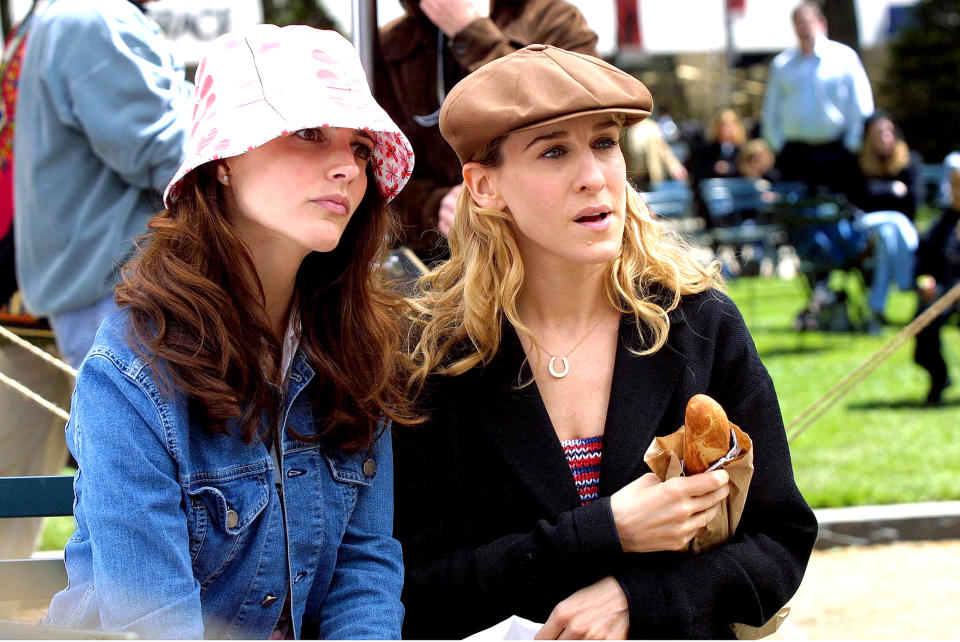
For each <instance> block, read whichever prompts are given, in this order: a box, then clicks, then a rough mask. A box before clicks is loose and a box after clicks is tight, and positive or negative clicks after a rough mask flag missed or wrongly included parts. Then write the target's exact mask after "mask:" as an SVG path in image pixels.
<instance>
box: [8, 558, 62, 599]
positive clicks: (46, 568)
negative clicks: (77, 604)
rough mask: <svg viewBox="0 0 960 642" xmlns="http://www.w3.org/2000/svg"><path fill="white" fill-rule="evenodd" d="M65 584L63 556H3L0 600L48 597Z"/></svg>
mask: <svg viewBox="0 0 960 642" xmlns="http://www.w3.org/2000/svg"><path fill="white" fill-rule="evenodd" d="M66 586H67V569H66V567H65V566H64V565H63V560H62V559H29V560H0V602H6V601H8V600H48V601H49V600H50V599H51V598H52V597H53V596H54V595H55V594H56V593H57V592H58V591H60V590H62V589H63V588H65V587H66Z"/></svg>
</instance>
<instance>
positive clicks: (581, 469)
mask: <svg viewBox="0 0 960 642" xmlns="http://www.w3.org/2000/svg"><path fill="white" fill-rule="evenodd" d="M560 445H561V446H563V454H564V455H565V456H566V457H567V464H569V465H570V472H571V473H573V483H574V484H575V485H576V487H577V492H578V493H579V494H580V505H581V506H586V505H587V504H589V503H590V502H592V501H594V500H597V499H599V498H600V459H601V457H602V456H603V435H601V436H599V437H588V438H587V439H568V440H567V441H561V442H560Z"/></svg>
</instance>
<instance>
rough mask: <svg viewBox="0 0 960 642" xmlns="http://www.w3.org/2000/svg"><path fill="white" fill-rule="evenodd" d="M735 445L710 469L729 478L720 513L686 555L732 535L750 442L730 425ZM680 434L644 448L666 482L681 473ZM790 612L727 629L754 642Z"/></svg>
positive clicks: (749, 467)
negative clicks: (720, 472)
mask: <svg viewBox="0 0 960 642" xmlns="http://www.w3.org/2000/svg"><path fill="white" fill-rule="evenodd" d="M730 427H731V428H733V435H734V439H735V440H736V444H735V445H734V447H733V448H731V449H730V452H729V453H727V456H726V457H724V458H722V459H721V460H720V463H719V465H716V464H715V465H714V466H712V467H711V470H716V469H718V468H723V469H724V470H725V471H727V474H728V475H730V494H729V495H727V498H726V500H725V501H724V503H723V505H722V506H721V507H720V512H719V513H718V514H717V516H716V517H714V518H713V519H712V520H710V523H709V524H707V525H706V526H705V527H703V528H702V529H700V530H699V531H698V532H697V534H696V535H694V537H693V539H692V540H691V541H690V548H689V552H690V553H700V552H703V551H708V550H710V549H711V548H714V547H715V546H718V545H720V544H722V543H724V542H725V541H727V540H728V539H730V536H731V535H733V533H734V531H736V530H737V524H739V523H740V516H741V515H743V506H744V504H745V503H746V501H747V491H748V490H749V489H750V480H751V479H752V478H753V442H752V441H751V440H750V437H749V436H748V435H747V433H745V432H743V431H742V430H740V427H739V426H737V425H735V424H733V423H731V424H730ZM683 435H684V427H683V426H680V429H679V430H677V431H676V432H674V433H671V434H669V435H667V436H666V437H657V438H655V439H654V440H653V443H651V444H650V447H649V448H647V452H646V454H644V456H643V461H645V462H646V463H647V465H648V466H650V470H652V471H653V472H654V474H656V475H657V477H659V478H660V481H666V480H668V479H671V478H673V477H679V476H680V475H682V474H683ZM789 613H790V609H789V608H787V607H784V608H783V609H780V611H778V612H777V613H776V614H774V616H773V617H772V618H770V620H769V621H768V622H766V623H765V624H764V625H763V626H760V627H753V626H748V625H746V624H731V625H730V628H731V629H732V630H733V632H734V634H735V635H736V636H737V639H738V640H757V639H760V638H763V637H766V636H768V635H771V634H773V633H775V632H776V630H777V629H779V628H780V624H782V623H783V621H784V619H786V617H787V614H789Z"/></svg>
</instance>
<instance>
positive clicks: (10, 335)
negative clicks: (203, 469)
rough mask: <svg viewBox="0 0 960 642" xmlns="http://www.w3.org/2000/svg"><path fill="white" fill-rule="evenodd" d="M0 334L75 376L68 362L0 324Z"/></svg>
mask: <svg viewBox="0 0 960 642" xmlns="http://www.w3.org/2000/svg"><path fill="white" fill-rule="evenodd" d="M0 336H3V337H4V338H6V339H8V340H9V341H10V342H11V343H14V344H16V345H18V346H20V347H21V348H23V349H24V350H26V351H27V352H30V353H31V354H33V355H35V356H37V357H40V358H41V359H43V360H44V361H46V362H47V363H49V364H50V365H52V366H53V367H54V368H57V369H58V370H62V371H63V372H66V373H67V374H68V375H70V376H71V377H73V378H74V379H76V378H77V371H76V370H74V369H73V368H71V367H70V365H69V364H67V363H65V362H63V361H61V360H60V359H57V358H56V357H55V356H53V355H52V354H50V353H48V352H44V351H43V350H41V349H40V348H38V347H37V346H35V345H33V344H32V343H30V342H29V341H26V340H24V339H22V338H20V337H18V336H17V335H16V334H14V333H13V332H10V331H9V330H7V329H6V328H5V327H3V326H2V325H0Z"/></svg>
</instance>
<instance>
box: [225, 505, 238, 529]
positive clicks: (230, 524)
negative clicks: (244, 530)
mask: <svg viewBox="0 0 960 642" xmlns="http://www.w3.org/2000/svg"><path fill="white" fill-rule="evenodd" d="M239 522H240V516H239V515H237V511H235V510H233V509H232V508H231V509H230V510H228V511H227V528H236V527H237V524H238V523H239Z"/></svg>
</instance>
